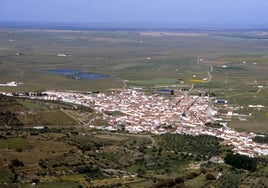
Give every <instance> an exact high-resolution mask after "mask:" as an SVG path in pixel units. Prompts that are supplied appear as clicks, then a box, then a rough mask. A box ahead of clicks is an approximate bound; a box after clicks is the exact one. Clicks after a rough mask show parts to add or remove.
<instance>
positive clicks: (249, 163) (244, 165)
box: [224, 153, 256, 171]
mask: <svg viewBox="0 0 268 188" xmlns="http://www.w3.org/2000/svg"><path fill="white" fill-rule="evenodd" d="M224 162H225V163H226V164H229V165H231V166H233V167H235V168H240V169H245V170H249V171H255V170H256V161H255V160H254V159H253V158H250V157H248V156H245V155H240V154H233V153H228V154H227V155H226V156H225V158H224Z"/></svg>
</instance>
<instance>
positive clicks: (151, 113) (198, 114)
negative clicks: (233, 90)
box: [2, 89, 268, 157]
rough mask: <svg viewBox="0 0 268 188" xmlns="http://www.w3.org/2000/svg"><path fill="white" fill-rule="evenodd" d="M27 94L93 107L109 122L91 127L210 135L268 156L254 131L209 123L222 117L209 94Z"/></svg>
mask: <svg viewBox="0 0 268 188" xmlns="http://www.w3.org/2000/svg"><path fill="white" fill-rule="evenodd" d="M2 94H5V95H12V94H10V93H2ZM27 96H28V97H29V98H31V99H38V100H52V101H62V102H67V103H71V104H73V105H82V106H86V107H91V108H93V109H94V110H95V111H96V112H98V113H101V114H102V116H101V118H102V119H105V120H107V122H108V123H109V125H108V126H107V125H105V126H94V125H88V126H89V127H90V128H96V129H103V130H109V131H116V130H119V129H122V126H123V127H124V129H125V130H126V131H128V132H130V133H141V132H150V133H153V134H166V133H171V134H189V135H200V134H206V135H212V136H216V137H218V138H222V139H223V141H222V144H225V145H231V146H233V151H234V152H235V153H239V154H243V155H247V156H250V157H254V156H258V155H268V145H267V144H260V143H256V142H254V141H253V140H252V138H254V137H255V136H256V135H255V134H254V133H241V132H237V131H235V130H233V129H231V128H229V127H228V126H227V122H218V124H220V125H221V126H220V127H219V128H214V127H211V126H207V124H208V123H210V124H213V123H217V120H218V119H220V118H217V114H218V111H217V109H216V108H215V107H213V105H212V102H211V99H210V98H209V97H207V96H202V95H201V96H200V95H199V96H191V95H188V93H187V92H184V93H181V95H180V96H173V97H167V96H164V95H159V94H150V95H149V94H145V92H143V91H139V90H135V89H123V90H117V91H113V92H111V94H109V95H108V94H104V93H98V92H97V93H90V94H81V93H77V92H58V91H45V92H42V93H39V94H36V93H28V94H27ZM215 101H217V100H215ZM224 102H226V101H224ZM104 112H120V113H121V114H122V115H120V116H112V115H108V114H107V113H104ZM230 114H232V113H230ZM230 114H228V115H230Z"/></svg>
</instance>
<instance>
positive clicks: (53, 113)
mask: <svg viewBox="0 0 268 188" xmlns="http://www.w3.org/2000/svg"><path fill="white" fill-rule="evenodd" d="M18 118H19V119H20V120H21V121H22V122H23V123H24V125H26V126H38V125H41V126H52V127H53V126H60V127H66V126H74V125H76V124H77V122H76V121H75V120H74V119H72V118H71V117H70V116H68V115H66V114H65V113H64V112H62V111H60V110H48V111H37V112H33V113H30V114H20V115H19V116H18Z"/></svg>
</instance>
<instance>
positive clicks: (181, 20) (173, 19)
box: [0, 0, 268, 25]
mask: <svg viewBox="0 0 268 188" xmlns="http://www.w3.org/2000/svg"><path fill="white" fill-rule="evenodd" d="M0 21H21V22H65V23H154V24H188V25H244V24H245V25H247V24H249V25H250V24H254V25H268V0H0Z"/></svg>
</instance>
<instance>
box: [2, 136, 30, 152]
mask: <svg viewBox="0 0 268 188" xmlns="http://www.w3.org/2000/svg"><path fill="white" fill-rule="evenodd" d="M29 147H30V145H29V143H28V141H27V139H25V138H18V137H14V138H8V139H3V138H2V139H0V149H13V150H16V151H23V150H25V149H28V148H29Z"/></svg>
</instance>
